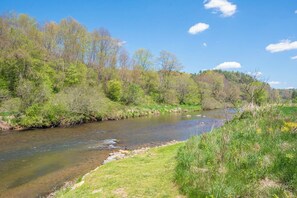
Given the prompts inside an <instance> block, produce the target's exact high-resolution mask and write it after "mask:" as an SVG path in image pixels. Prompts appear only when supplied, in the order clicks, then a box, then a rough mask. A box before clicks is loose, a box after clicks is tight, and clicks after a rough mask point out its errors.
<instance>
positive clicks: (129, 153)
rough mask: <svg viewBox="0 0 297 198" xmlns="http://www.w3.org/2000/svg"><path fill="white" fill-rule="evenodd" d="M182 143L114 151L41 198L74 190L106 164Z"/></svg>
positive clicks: (172, 142) (173, 141) (170, 142)
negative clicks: (85, 171) (93, 166)
mask: <svg viewBox="0 0 297 198" xmlns="http://www.w3.org/2000/svg"><path fill="white" fill-rule="evenodd" d="M182 142H185V141H176V140H172V141H169V142H163V143H157V144H156V145H153V146H146V145H150V144H152V143H150V144H145V145H143V146H141V147H139V148H136V149H131V150H123V149H119V150H114V151H113V152H111V153H109V156H108V157H107V158H106V159H105V160H104V161H103V162H102V163H101V164H100V165H98V166H97V167H96V168H95V169H93V170H91V171H89V172H87V173H86V174H84V175H82V176H80V177H78V178H75V179H73V180H70V181H65V182H64V184H63V185H62V186H61V187H58V188H57V189H56V190H54V191H52V192H50V193H49V194H47V195H45V196H42V197H46V198H54V197H56V195H57V193H58V192H60V191H63V190H66V189H69V188H71V189H70V190H75V189H76V188H78V187H80V186H81V185H83V184H84V179H85V178H86V176H88V175H90V174H91V173H93V172H95V171H97V170H98V169H99V168H100V167H102V166H104V165H105V164H108V163H111V162H114V161H119V160H123V159H126V158H131V157H134V156H137V155H140V154H144V153H146V152H147V151H149V150H150V149H153V148H160V147H166V146H171V145H175V144H179V143H182Z"/></svg>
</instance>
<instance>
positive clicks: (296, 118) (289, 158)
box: [176, 106, 297, 198]
mask: <svg viewBox="0 0 297 198" xmlns="http://www.w3.org/2000/svg"><path fill="white" fill-rule="evenodd" d="M296 150H297V107H293V106H291V107H289V106H268V107H261V108H259V109H257V110H253V111H245V112H243V113H242V114H241V115H239V116H237V117H235V118H234V119H233V120H232V121H231V122H229V123H227V124H225V125H224V126H223V127H221V128H218V129H215V130H214V131H213V132H210V133H206V134H203V135H201V136H194V137H192V138H191V139H190V140H188V141H187V143H186V144H185V146H183V147H181V149H180V150H179V152H178V155H177V168H176V180H177V183H178V184H179V186H180V189H181V192H183V193H184V194H185V195H187V196H188V197H288V198H290V197H292V198H293V197H296V196H297V169H296V167H297V155H296Z"/></svg>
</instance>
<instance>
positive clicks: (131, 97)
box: [122, 84, 145, 105]
mask: <svg viewBox="0 0 297 198" xmlns="http://www.w3.org/2000/svg"><path fill="white" fill-rule="evenodd" d="M144 97H145V95H144V91H143V90H142V89H141V87H140V86H139V85H137V84H130V85H128V86H127V88H126V90H124V93H123V97H122V101H123V102H124V103H125V104H134V105H139V104H141V102H142V101H143V99H144Z"/></svg>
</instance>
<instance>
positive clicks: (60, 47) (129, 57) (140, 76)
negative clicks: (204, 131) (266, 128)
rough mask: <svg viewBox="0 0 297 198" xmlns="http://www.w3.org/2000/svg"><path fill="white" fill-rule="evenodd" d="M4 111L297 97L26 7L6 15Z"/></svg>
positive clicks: (66, 115)
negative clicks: (41, 17) (43, 18)
mask: <svg viewBox="0 0 297 198" xmlns="http://www.w3.org/2000/svg"><path fill="white" fill-rule="evenodd" d="M0 48H1V50H0V112H1V113H0V116H1V120H2V121H3V122H5V123H8V124H9V125H10V126H12V127H15V128H16V127H28V128H33V127H52V126H67V125H72V124H77V123H83V122H89V121H97V120H105V119H118V118H125V117H135V116H141V115H147V114H150V113H160V112H162V110H164V109H165V110H164V111H170V109H171V110H172V111H173V110H174V109H176V108H177V109H185V110H187V109H192V110H197V109H201V108H202V109H216V108H226V107H238V106H241V105H244V104H252V105H262V104H264V103H268V102H269V103H278V102H284V101H292V99H293V101H295V102H297V92H296V90H276V89H273V88H271V87H270V86H269V84H268V83H266V82H265V81H261V79H259V78H258V77H257V76H256V75H253V74H252V75H249V74H245V73H240V72H229V71H220V70H208V71H197V73H195V74H190V73H186V72H184V71H183V64H182V63H181V62H180V61H179V59H178V58H177V56H176V55H175V54H174V53H172V52H169V51H166V50H162V51H161V52H160V53H159V54H157V55H156V54H152V52H151V51H150V50H148V49H144V48H140V49H138V50H136V51H135V52H134V53H132V54H129V52H128V51H127V50H126V49H125V42H124V41H122V40H120V39H117V38H114V37H112V36H111V34H110V33H109V31H108V30H106V29H104V28H98V29H95V30H93V31H88V30H87V28H86V27H85V26H83V25H82V24H80V23H79V22H78V21H76V20H75V19H73V18H66V19H63V20H61V21H60V22H59V23H56V22H45V23H42V24H41V23H38V22H37V21H36V20H35V19H33V18H31V17H30V16H28V15H25V14H16V13H10V14H6V15H3V16H2V17H1V18H0Z"/></svg>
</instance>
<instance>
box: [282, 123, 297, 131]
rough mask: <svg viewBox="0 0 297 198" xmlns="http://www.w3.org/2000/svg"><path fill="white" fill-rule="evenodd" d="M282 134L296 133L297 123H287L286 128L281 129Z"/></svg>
mask: <svg viewBox="0 0 297 198" xmlns="http://www.w3.org/2000/svg"><path fill="white" fill-rule="evenodd" d="M281 131H282V132H294V131H297V123H296V122H285V124H284V126H283V127H282V128H281Z"/></svg>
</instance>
